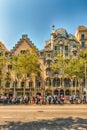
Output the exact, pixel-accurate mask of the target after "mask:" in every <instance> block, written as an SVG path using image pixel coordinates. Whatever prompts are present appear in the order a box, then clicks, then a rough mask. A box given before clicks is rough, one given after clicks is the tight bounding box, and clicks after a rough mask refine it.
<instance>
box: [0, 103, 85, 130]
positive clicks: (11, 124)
mask: <svg viewBox="0 0 87 130" xmlns="http://www.w3.org/2000/svg"><path fill="white" fill-rule="evenodd" d="M0 130H87V105H85V104H81V105H80V104H77V105H75V104H73V105H71V104H68V105H4V106H0Z"/></svg>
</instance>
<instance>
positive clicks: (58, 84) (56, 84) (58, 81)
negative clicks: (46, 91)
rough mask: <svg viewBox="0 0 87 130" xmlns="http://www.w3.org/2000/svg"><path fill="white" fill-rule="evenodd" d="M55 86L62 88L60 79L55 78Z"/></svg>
mask: <svg viewBox="0 0 87 130" xmlns="http://www.w3.org/2000/svg"><path fill="white" fill-rule="evenodd" d="M53 86H54V87H58V86H60V79H59V78H54V80H53Z"/></svg>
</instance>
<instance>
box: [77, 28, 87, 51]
mask: <svg viewBox="0 0 87 130" xmlns="http://www.w3.org/2000/svg"><path fill="white" fill-rule="evenodd" d="M75 36H76V38H77V40H78V41H79V43H80V46H81V47H82V48H87V27H85V26H79V27H78V28H77V30H76V33H75Z"/></svg>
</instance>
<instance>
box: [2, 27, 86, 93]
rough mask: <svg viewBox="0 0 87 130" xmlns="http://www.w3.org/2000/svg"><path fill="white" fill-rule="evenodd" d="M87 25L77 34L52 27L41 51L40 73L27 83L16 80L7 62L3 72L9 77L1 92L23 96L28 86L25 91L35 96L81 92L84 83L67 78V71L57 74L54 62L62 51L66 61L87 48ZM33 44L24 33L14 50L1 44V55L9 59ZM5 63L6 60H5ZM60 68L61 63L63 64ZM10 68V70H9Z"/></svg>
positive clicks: (4, 79)
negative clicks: (54, 70)
mask: <svg viewBox="0 0 87 130" xmlns="http://www.w3.org/2000/svg"><path fill="white" fill-rule="evenodd" d="M86 37H87V28H86V27H83V26H80V27H78V29H77V30H76V35H75V36H73V35H72V34H68V33H67V31H66V30H65V29H63V28H61V29H57V30H55V26H54V25H53V26H52V31H51V33H50V39H49V40H48V41H46V43H45V46H44V48H43V49H42V50H41V51H38V53H39V55H40V63H41V70H42V71H41V75H40V76H38V77H35V76H33V77H32V78H31V79H30V78H29V77H27V82H26V86H25V82H24V80H23V78H21V79H17V78H16V80H15V75H14V74H12V73H11V65H10V64H7V65H6V64H5V65H4V66H5V67H4V70H2V73H5V74H6V75H7V78H1V80H0V94H2V93H6V94H10V95H13V94H14V81H15V91H16V94H17V95H23V91H24V90H23V88H24V87H25V94H27V95H29V94H31V95H36V94H37V93H40V94H41V95H44V94H46V95H47V94H52V95H54V94H60V95H61V94H64V95H72V94H73V93H76V94H78V95H79V94H81V93H82V86H81V84H80V82H79V81H77V85H75V78H74V77H73V78H70V77H68V76H67V75H66V74H65V73H64V72H61V73H56V72H53V71H52V68H51V65H52V64H53V63H54V61H55V60H56V55H57V54H62V55H63V57H64V58H66V59H67V60H69V59H71V58H78V55H79V51H80V50H82V49H84V48H85V49H86V47H87V38H86ZM33 47H34V44H33V43H32V41H30V39H29V38H28V36H27V35H22V38H21V39H20V40H19V41H18V42H17V44H15V47H13V49H12V50H11V51H8V50H7V49H6V48H5V46H4V45H3V44H2V43H0V56H2V55H4V56H5V57H6V59H9V57H11V55H14V56H18V55H19V54H20V53H22V54H23V53H25V51H26V50H27V49H32V48H33ZM3 62H4V61H3ZM60 68H61V66H60ZM9 69H10V71H9Z"/></svg>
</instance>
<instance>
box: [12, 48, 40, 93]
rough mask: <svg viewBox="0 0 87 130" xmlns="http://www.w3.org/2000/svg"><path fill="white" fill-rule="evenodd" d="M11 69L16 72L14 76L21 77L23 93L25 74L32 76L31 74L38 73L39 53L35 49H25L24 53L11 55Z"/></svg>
mask: <svg viewBox="0 0 87 130" xmlns="http://www.w3.org/2000/svg"><path fill="white" fill-rule="evenodd" d="M13 69H14V70H15V72H16V76H17V77H18V78H19V77H21V78H23V79H24V82H25V85H24V95H25V87H26V80H27V75H28V76H29V77H32V75H38V74H39V73H40V62H39V55H38V54H37V52H36V49H35V48H33V49H32V50H26V51H25V53H24V54H20V55H19V56H18V57H13Z"/></svg>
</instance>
